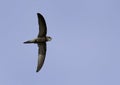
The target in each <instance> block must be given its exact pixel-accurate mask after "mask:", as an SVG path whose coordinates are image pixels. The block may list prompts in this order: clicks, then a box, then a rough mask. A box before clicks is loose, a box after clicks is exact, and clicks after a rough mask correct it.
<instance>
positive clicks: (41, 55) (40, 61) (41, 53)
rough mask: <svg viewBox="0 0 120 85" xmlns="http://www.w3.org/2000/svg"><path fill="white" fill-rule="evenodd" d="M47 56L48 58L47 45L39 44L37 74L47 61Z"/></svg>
mask: <svg viewBox="0 0 120 85" xmlns="http://www.w3.org/2000/svg"><path fill="white" fill-rule="evenodd" d="M45 56H46V43H39V44H38V65H37V70H36V72H38V71H39V70H40V69H41V68H42V66H43V64H44V61H45Z"/></svg>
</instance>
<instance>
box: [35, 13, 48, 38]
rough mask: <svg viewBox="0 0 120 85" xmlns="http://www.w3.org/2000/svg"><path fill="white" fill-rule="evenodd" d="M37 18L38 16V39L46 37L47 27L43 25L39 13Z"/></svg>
mask: <svg viewBox="0 0 120 85" xmlns="http://www.w3.org/2000/svg"><path fill="white" fill-rule="evenodd" d="M37 16H38V24H39V34H38V37H42V36H46V34H47V26H46V23H45V19H44V17H43V16H42V15H41V14H40V13H37Z"/></svg>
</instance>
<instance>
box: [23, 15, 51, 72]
mask: <svg viewBox="0 0 120 85" xmlns="http://www.w3.org/2000/svg"><path fill="white" fill-rule="evenodd" d="M37 17H38V25H39V33H38V36H37V38H35V39H32V40H28V41H25V42H24V43H25V44H30V43H34V44H37V45H38V65H37V70H36V72H39V71H40V69H41V68H42V66H43V64H44V61H45V56H46V50H47V45H46V42H47V41H50V40H51V39H52V38H51V37H50V36H46V34H47V26H46V22H45V19H44V17H43V16H42V15H41V14H40V13H37Z"/></svg>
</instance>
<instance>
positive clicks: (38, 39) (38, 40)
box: [36, 37, 46, 43]
mask: <svg viewBox="0 0 120 85" xmlns="http://www.w3.org/2000/svg"><path fill="white" fill-rule="evenodd" d="M41 42H46V38H45V37H41V38H37V39H36V43H41Z"/></svg>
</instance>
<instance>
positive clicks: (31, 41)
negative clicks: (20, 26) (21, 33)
mask: <svg viewBox="0 0 120 85" xmlns="http://www.w3.org/2000/svg"><path fill="white" fill-rule="evenodd" d="M24 43H25V44H29V43H35V40H28V41H25V42H24Z"/></svg>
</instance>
